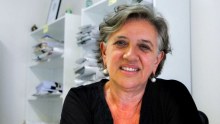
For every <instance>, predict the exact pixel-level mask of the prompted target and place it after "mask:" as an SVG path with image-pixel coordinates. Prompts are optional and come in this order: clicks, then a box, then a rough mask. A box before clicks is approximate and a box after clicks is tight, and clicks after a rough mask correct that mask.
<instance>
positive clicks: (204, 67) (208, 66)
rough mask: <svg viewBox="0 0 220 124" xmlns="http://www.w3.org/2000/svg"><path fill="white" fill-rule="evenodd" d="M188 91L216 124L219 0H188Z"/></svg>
mask: <svg viewBox="0 0 220 124" xmlns="http://www.w3.org/2000/svg"><path fill="white" fill-rule="evenodd" d="M191 11H192V14H191V21H192V24H191V26H192V27H191V30H192V94H193V97H194V99H195V101H196V104H197V106H198V108H199V109H200V110H202V111H204V112H205V113H206V114H207V115H208V117H209V120H210V124H220V89H219V88H220V67H219V64H220V51H219V49H220V14H219V12H220V1H219V0H192V1H191Z"/></svg>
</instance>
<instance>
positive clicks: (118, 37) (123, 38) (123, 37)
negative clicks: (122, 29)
mask: <svg viewBox="0 0 220 124" xmlns="http://www.w3.org/2000/svg"><path fill="white" fill-rule="evenodd" d="M117 38H123V39H128V38H127V37H125V36H117Z"/></svg>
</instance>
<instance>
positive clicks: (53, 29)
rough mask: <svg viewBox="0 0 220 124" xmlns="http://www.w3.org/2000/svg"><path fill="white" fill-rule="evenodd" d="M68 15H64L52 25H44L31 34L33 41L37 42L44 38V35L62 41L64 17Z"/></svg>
mask: <svg viewBox="0 0 220 124" xmlns="http://www.w3.org/2000/svg"><path fill="white" fill-rule="evenodd" d="M68 15H69V14H66V15H65V16H63V17H61V18H59V19H57V20H56V21H54V22H53V23H50V24H45V25H44V26H42V27H41V28H39V29H37V30H35V31H34V32H32V33H31V36H32V37H33V38H34V39H36V40H39V39H40V38H41V37H42V36H44V35H45V34H48V35H50V36H52V37H53V38H55V39H57V40H59V41H64V28H63V27H64V23H65V17H66V16H68Z"/></svg>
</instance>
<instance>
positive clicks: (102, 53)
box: [100, 42, 106, 63]
mask: <svg viewBox="0 0 220 124" xmlns="http://www.w3.org/2000/svg"><path fill="white" fill-rule="evenodd" d="M100 50H101V55H102V59H103V62H104V63H105V60H106V43H105V42H101V43H100Z"/></svg>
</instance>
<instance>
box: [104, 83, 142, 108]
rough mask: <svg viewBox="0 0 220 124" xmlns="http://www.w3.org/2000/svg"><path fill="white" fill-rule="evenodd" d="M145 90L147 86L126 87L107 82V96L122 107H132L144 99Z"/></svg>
mask: <svg viewBox="0 0 220 124" xmlns="http://www.w3.org/2000/svg"><path fill="white" fill-rule="evenodd" d="M144 91H145V86H142V87H137V88H132V89H125V88H121V87H119V86H116V85H115V84H114V83H111V82H107V83H106V85H105V94H106V96H107V97H109V98H110V100H111V102H113V103H114V104H116V105H117V106H118V107H120V108H124V107H125V108H130V107H131V108H132V106H136V105H137V104H139V103H140V102H141V100H142V97H143V94H144Z"/></svg>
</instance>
